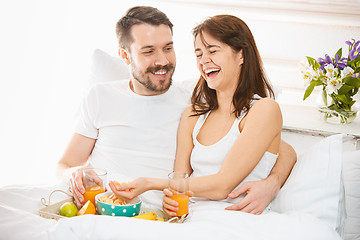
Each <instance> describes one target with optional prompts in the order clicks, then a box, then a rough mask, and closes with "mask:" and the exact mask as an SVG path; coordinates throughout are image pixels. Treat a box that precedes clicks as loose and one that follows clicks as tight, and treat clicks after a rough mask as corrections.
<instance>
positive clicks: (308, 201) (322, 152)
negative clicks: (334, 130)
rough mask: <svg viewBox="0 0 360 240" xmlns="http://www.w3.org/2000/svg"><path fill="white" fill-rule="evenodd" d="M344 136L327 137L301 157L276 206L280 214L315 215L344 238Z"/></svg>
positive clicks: (274, 202) (273, 206) (280, 193)
mask: <svg viewBox="0 0 360 240" xmlns="http://www.w3.org/2000/svg"><path fill="white" fill-rule="evenodd" d="M341 160H342V135H341V134H340V135H333V136H330V137H327V138H325V139H323V140H321V141H319V142H318V143H316V144H315V145H313V146H312V147H311V148H310V149H308V150H307V151H305V152H304V153H303V154H301V155H300V156H299V157H298V160H297V162H296V164H295V166H294V168H293V170H292V172H291V174H290V176H289V178H288V180H287V181H286V183H285V184H284V186H283V187H282V188H281V190H280V192H279V194H278V195H277V197H276V198H275V199H274V201H273V203H272V209H273V210H274V211H276V212H279V213H284V212H289V211H299V212H304V213H308V214H311V215H313V216H315V217H317V218H319V219H321V220H323V221H324V222H326V223H328V224H329V225H330V226H331V227H332V228H333V229H335V230H336V231H337V232H338V233H339V234H340V236H342V235H343V229H344V223H345V218H346V211H345V203H344V186H343V180H342V172H341V164H342V163H341Z"/></svg>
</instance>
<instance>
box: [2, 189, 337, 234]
mask: <svg viewBox="0 0 360 240" xmlns="http://www.w3.org/2000/svg"><path fill="white" fill-rule="evenodd" d="M59 188H60V186H46V187H45V186H44V187H33V186H25V187H17V186H12V187H4V188H0V239H59V240H60V239H61V240H64V239H65V240H71V239H182V240H183V239H251V240H260V239H261V240H263V239H266V240H272V239H274V240H281V239H284V240H285V239H286V240H288V239H291V240H296V239H299V240H304V239H306V240H309V239H314V240H315V239H316V240H321V239H324V240H333V239H341V238H340V237H339V235H338V234H337V233H336V232H335V231H334V230H333V229H331V228H330V227H329V226H328V225H327V224H326V223H324V222H322V221H321V220H319V219H317V218H315V217H313V216H311V215H307V214H304V213H299V212H288V213H283V214H279V213H275V212H268V213H266V214H263V215H260V216H255V215H251V214H247V213H242V212H235V211H226V210H219V208H218V207H216V208H215V207H214V202H212V201H206V202H197V203H195V204H192V205H191V217H190V218H189V219H188V220H187V221H186V222H185V223H182V224H177V223H165V222H155V221H148V220H141V219H132V218H125V217H110V216H99V215H85V216H81V217H73V218H66V219H61V220H59V221H56V220H49V219H45V218H42V217H40V216H39V215H38V210H39V209H40V208H42V207H43V206H42V205H41V202H40V199H41V198H42V197H48V196H49V194H50V192H51V191H52V190H54V189H59ZM62 188H64V187H62ZM65 198H66V196H64V195H62V194H60V193H59V194H54V195H53V197H52V203H55V202H57V201H60V200H63V199H65Z"/></svg>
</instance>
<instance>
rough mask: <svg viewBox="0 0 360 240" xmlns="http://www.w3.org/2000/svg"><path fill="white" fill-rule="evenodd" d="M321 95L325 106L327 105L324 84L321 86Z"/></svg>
mask: <svg viewBox="0 0 360 240" xmlns="http://www.w3.org/2000/svg"><path fill="white" fill-rule="evenodd" d="M321 96H322V100H323V102H324V104H325V106H327V92H326V88H325V86H324V87H323V90H322V94H321Z"/></svg>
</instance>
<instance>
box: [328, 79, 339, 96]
mask: <svg viewBox="0 0 360 240" xmlns="http://www.w3.org/2000/svg"><path fill="white" fill-rule="evenodd" d="M339 88H341V82H340V81H339V79H337V78H335V77H333V78H328V81H327V86H326V92H327V93H328V94H329V95H330V94H332V93H334V92H336V91H337V90H338V89H339Z"/></svg>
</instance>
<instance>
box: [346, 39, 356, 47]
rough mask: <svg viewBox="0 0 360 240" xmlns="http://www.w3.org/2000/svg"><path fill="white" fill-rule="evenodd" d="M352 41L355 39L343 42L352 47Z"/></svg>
mask: <svg viewBox="0 0 360 240" xmlns="http://www.w3.org/2000/svg"><path fill="white" fill-rule="evenodd" d="M354 42H355V39H352V42H350V41H346V42H345V43H346V44H347V45H349V46H350V47H352V46H353V45H354Z"/></svg>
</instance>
